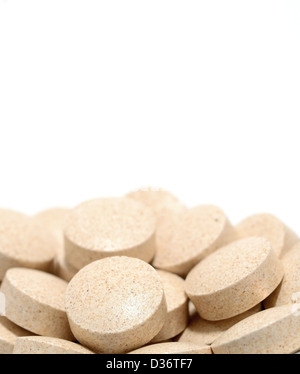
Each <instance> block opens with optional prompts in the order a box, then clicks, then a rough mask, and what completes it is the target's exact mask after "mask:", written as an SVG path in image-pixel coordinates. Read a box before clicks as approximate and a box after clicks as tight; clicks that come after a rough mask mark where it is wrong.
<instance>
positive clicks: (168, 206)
mask: <svg viewBox="0 0 300 374" xmlns="http://www.w3.org/2000/svg"><path fill="white" fill-rule="evenodd" d="M127 197H130V198H132V199H134V200H137V201H139V202H141V203H143V204H145V205H146V206H148V207H149V208H150V209H151V210H152V211H153V213H154V214H155V216H156V218H157V222H158V226H159V225H160V223H161V222H162V221H164V220H165V219H168V217H169V215H170V214H174V213H181V212H183V211H185V210H186V207H185V206H184V204H183V203H182V202H181V201H179V199H177V197H175V196H174V195H173V194H171V193H170V192H168V191H165V190H163V189H157V188H156V189H155V188H152V187H148V188H144V189H140V190H136V191H133V192H130V193H129V194H127Z"/></svg>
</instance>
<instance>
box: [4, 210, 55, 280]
mask: <svg viewBox="0 0 300 374" xmlns="http://www.w3.org/2000/svg"><path fill="white" fill-rule="evenodd" d="M56 246H57V242H56V240H55V237H54V236H53V235H52V234H51V232H50V231H48V230H46V229H45V228H44V227H42V226H40V225H39V224H37V223H36V221H35V220H34V219H33V218H31V217H28V216H25V215H24V214H21V213H18V212H14V211H10V210H5V209H0V281H1V280H2V279H3V277H4V274H5V272H6V270H7V269H10V268H12V267H16V266H21V267H27V268H33V269H40V270H50V269H51V266H52V263H53V259H54V256H55V248H56Z"/></svg>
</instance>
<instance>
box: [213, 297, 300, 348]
mask: <svg viewBox="0 0 300 374" xmlns="http://www.w3.org/2000/svg"><path fill="white" fill-rule="evenodd" d="M299 349H300V304H292V305H283V306H280V307H275V308H270V309H267V310H264V311H262V312H260V313H256V314H254V315H252V316H250V317H248V318H246V319H244V320H242V321H241V322H239V323H238V324H236V325H234V326H233V327H231V328H230V329H229V330H227V331H226V332H224V333H223V334H222V335H221V336H220V337H219V338H217V339H216V340H215V341H214V343H213V344H212V350H213V353H215V354H220V353H221V354H247V353H248V354H257V353H263V354H269V353H271V354H276V353H277V354H278V353H279V354H282V353H294V352H297V351H299Z"/></svg>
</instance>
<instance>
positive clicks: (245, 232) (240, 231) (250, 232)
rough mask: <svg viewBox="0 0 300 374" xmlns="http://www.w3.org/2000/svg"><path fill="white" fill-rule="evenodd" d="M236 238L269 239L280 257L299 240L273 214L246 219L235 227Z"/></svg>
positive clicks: (263, 214) (257, 215)
mask: <svg viewBox="0 0 300 374" xmlns="http://www.w3.org/2000/svg"><path fill="white" fill-rule="evenodd" d="M234 231H235V238H236V239H243V238H246V237H249V236H262V237H265V238H266V239H268V240H269V241H270V243H271V246H272V248H273V249H274V251H275V252H276V254H277V256H278V257H281V256H282V255H283V254H284V253H285V252H287V251H288V250H289V249H290V248H291V247H292V246H293V245H294V244H295V243H296V242H297V241H298V240H299V239H298V238H297V235H296V234H295V233H294V232H293V231H292V230H290V229H289V228H288V227H286V226H285V225H284V224H283V223H282V222H281V221H280V220H279V219H278V218H276V217H275V216H273V215H272V214H267V213H262V214H255V215H252V216H250V217H247V218H245V219H244V220H243V221H241V222H240V223H239V224H238V225H236V226H235V230H234Z"/></svg>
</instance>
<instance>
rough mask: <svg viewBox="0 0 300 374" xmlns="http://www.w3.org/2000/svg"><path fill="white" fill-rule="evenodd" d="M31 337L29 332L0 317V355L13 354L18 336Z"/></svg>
mask: <svg viewBox="0 0 300 374" xmlns="http://www.w3.org/2000/svg"><path fill="white" fill-rule="evenodd" d="M27 335H31V333H30V332H29V331H26V330H24V329H22V328H21V327H19V326H17V325H15V324H14V323H12V322H10V321H9V320H8V319H7V318H5V317H0V354H11V353H13V349H14V345H15V342H16V340H17V337H18V336H27Z"/></svg>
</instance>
